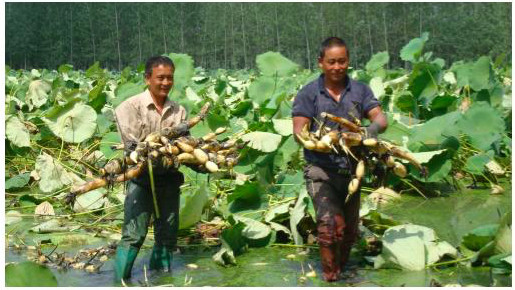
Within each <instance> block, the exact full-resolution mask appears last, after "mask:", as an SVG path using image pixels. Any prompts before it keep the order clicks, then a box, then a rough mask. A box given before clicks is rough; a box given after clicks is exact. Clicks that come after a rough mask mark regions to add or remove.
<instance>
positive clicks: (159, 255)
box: [149, 245, 172, 272]
mask: <svg viewBox="0 0 515 290" xmlns="http://www.w3.org/2000/svg"><path fill="white" fill-rule="evenodd" d="M149 268H150V270H158V271H162V272H171V271H172V252H171V251H169V250H168V249H167V248H166V247H163V246H156V245H154V247H153V248H152V255H151V256H150V265H149Z"/></svg>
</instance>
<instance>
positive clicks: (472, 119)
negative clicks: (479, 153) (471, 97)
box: [456, 102, 505, 151]
mask: <svg viewBox="0 0 515 290" xmlns="http://www.w3.org/2000/svg"><path fill="white" fill-rule="evenodd" d="M456 125H457V128H459V129H460V130H461V132H462V133H465V134H467V135H468V136H469V137H470V142H471V143H472V145H474V146H475V147H477V148H479V149H481V150H485V151H486V150H488V149H489V148H490V146H491V145H492V143H494V142H495V141H498V140H500V139H501V138H502V135H503V133H504V131H505V123H504V120H503V118H502V116H501V114H500V113H499V112H498V111H496V110H495V109H494V108H492V107H490V106H489V105H488V104H487V103H484V102H481V103H475V104H473V105H472V106H471V107H470V109H469V110H467V112H465V114H463V116H462V118H461V119H460V120H458V122H457V123H456Z"/></svg>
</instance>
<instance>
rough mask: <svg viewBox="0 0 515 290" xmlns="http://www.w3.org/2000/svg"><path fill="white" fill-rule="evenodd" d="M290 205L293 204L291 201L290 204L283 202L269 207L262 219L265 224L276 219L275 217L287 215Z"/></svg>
mask: <svg viewBox="0 0 515 290" xmlns="http://www.w3.org/2000/svg"><path fill="white" fill-rule="evenodd" d="M292 203H293V201H291V202H284V203H281V204H279V205H276V206H273V207H271V208H270V209H269V210H268V211H267V212H266V214H265V218H264V219H265V221H266V222H271V221H273V220H274V219H276V218H277V217H280V216H285V215H287V214H288V213H289V211H290V205H291V204H292Z"/></svg>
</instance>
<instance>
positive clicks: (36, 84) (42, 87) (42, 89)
mask: <svg viewBox="0 0 515 290" xmlns="http://www.w3.org/2000/svg"><path fill="white" fill-rule="evenodd" d="M51 89H52V87H51V86H50V84H48V83H47V82H45V81H43V80H34V81H32V82H30V84H29V90H28V91H27V95H26V96H25V102H26V103H27V105H28V106H29V111H32V109H34V108H39V107H41V106H43V105H44V104H46V102H47V100H48V93H49V92H50V90H51Z"/></svg>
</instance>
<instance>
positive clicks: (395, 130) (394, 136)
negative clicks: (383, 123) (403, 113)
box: [380, 113, 411, 144]
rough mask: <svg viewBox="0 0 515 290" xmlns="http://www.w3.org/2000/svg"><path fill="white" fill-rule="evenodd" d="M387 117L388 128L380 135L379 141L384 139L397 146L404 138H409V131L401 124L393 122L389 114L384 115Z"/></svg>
mask: <svg viewBox="0 0 515 290" xmlns="http://www.w3.org/2000/svg"><path fill="white" fill-rule="evenodd" d="M386 115H387V117H388V127H387V128H386V131H384V132H383V133H381V134H380V137H381V139H383V138H384V139H386V140H389V141H391V142H395V143H397V144H402V142H403V139H404V138H405V137H408V136H410V134H411V129H410V128H409V127H408V126H406V125H404V124H403V123H401V122H399V121H397V120H395V119H394V118H393V115H392V114H391V113H386Z"/></svg>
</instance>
